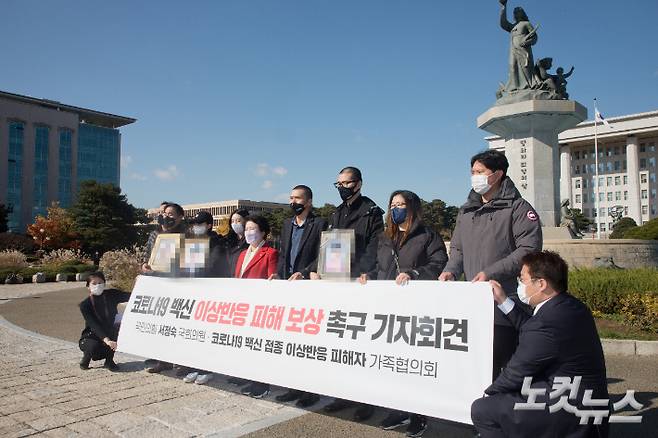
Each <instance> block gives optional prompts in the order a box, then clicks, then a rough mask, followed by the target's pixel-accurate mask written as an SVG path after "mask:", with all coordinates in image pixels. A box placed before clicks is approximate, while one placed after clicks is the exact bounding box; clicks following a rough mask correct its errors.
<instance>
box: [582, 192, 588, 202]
mask: <svg viewBox="0 0 658 438" xmlns="http://www.w3.org/2000/svg"><path fill="white" fill-rule="evenodd" d="M585 202H587V193H583V203H585Z"/></svg>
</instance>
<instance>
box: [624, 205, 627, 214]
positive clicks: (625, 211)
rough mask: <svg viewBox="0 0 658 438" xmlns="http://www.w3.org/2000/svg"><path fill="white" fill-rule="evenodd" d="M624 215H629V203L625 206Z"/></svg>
mask: <svg viewBox="0 0 658 438" xmlns="http://www.w3.org/2000/svg"><path fill="white" fill-rule="evenodd" d="M624 216H628V205H627V206H625V207H624Z"/></svg>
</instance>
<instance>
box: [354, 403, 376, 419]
mask: <svg viewBox="0 0 658 438" xmlns="http://www.w3.org/2000/svg"><path fill="white" fill-rule="evenodd" d="M374 413H375V408H374V407H373V406H371V405H361V406H359V408H358V409H357V410H356V412H354V421H366V420H367V419H368V418H370V417H372V414H374Z"/></svg>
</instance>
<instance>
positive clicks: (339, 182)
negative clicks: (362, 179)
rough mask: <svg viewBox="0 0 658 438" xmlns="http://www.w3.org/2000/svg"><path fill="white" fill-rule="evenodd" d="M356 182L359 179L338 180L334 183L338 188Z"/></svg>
mask: <svg viewBox="0 0 658 438" xmlns="http://www.w3.org/2000/svg"><path fill="white" fill-rule="evenodd" d="M355 182H357V181H354V180H352V181H337V182H335V183H334V187H336V188H339V187H347V186H349V185H350V184H354V183H355Z"/></svg>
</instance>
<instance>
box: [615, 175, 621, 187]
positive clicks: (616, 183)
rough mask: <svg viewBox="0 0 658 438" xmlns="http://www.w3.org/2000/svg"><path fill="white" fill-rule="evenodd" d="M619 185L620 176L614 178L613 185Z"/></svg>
mask: <svg viewBox="0 0 658 438" xmlns="http://www.w3.org/2000/svg"><path fill="white" fill-rule="evenodd" d="M620 184H621V176H616V177H615V185H616V186H618V185H620Z"/></svg>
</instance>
